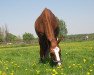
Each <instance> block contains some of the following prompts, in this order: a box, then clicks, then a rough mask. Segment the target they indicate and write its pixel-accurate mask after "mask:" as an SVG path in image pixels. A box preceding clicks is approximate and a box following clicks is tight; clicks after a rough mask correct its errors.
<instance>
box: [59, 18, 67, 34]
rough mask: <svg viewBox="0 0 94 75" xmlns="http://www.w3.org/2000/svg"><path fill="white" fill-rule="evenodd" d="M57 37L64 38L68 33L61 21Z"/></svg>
mask: <svg viewBox="0 0 94 75" xmlns="http://www.w3.org/2000/svg"><path fill="white" fill-rule="evenodd" d="M59 29H60V31H59V36H62V35H63V36H66V35H67V33H68V31H67V27H66V24H65V22H64V21H63V20H59Z"/></svg>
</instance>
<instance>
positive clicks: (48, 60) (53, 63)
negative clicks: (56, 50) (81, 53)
mask: <svg viewBox="0 0 94 75" xmlns="http://www.w3.org/2000/svg"><path fill="white" fill-rule="evenodd" d="M39 63H42V64H47V63H49V65H50V66H51V67H55V66H57V63H55V62H53V61H52V60H51V59H50V58H46V59H44V60H42V61H41V60H39Z"/></svg>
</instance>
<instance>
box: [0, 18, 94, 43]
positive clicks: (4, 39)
mask: <svg viewBox="0 0 94 75" xmlns="http://www.w3.org/2000/svg"><path fill="white" fill-rule="evenodd" d="M57 20H58V24H59V37H61V36H62V35H63V41H67V42H71V41H86V40H94V33H91V34H75V35H67V33H68V30H67V27H66V23H65V21H63V20H62V19H58V18H57ZM11 43H14V44H15V43H17V44H21V43H25V44H34V43H38V38H35V37H34V35H33V34H31V33H28V32H25V33H24V34H23V35H22V37H20V36H16V35H14V34H12V33H10V32H9V30H8V27H7V25H4V26H2V27H0V44H11Z"/></svg>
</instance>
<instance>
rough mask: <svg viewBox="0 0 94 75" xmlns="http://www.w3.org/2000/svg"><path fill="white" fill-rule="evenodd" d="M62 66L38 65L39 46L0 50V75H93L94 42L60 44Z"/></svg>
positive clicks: (47, 63)
mask: <svg viewBox="0 0 94 75" xmlns="http://www.w3.org/2000/svg"><path fill="white" fill-rule="evenodd" d="M60 47H61V50H62V65H61V66H59V67H58V66H57V67H56V66H54V67H52V66H51V65H50V62H49V61H47V62H46V63H45V64H42V63H39V46H28V47H12V48H11V47H8V48H6V47H5V46H4V48H0V75H94V41H86V42H72V43H61V44H60Z"/></svg>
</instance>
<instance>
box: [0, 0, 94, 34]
mask: <svg viewBox="0 0 94 75" xmlns="http://www.w3.org/2000/svg"><path fill="white" fill-rule="evenodd" d="M44 8H48V9H50V10H51V11H52V12H53V13H54V14H55V15H56V16H57V17H58V18H59V19H63V20H64V21H65V22H66V25H67V29H68V34H82V33H94V0H0V26H2V25H5V24H7V26H8V29H9V32H11V33H13V34H15V35H22V34H23V33H24V32H30V33H32V34H34V35H36V33H35V29H34V23H35V20H36V19H37V17H38V16H39V15H40V14H41V12H42V11H43V9H44Z"/></svg>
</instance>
